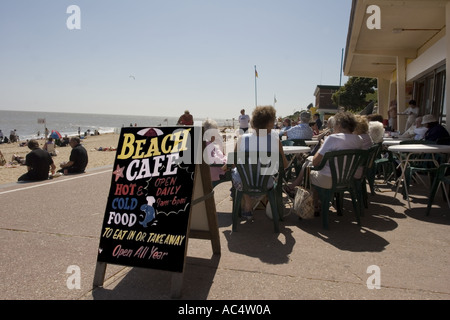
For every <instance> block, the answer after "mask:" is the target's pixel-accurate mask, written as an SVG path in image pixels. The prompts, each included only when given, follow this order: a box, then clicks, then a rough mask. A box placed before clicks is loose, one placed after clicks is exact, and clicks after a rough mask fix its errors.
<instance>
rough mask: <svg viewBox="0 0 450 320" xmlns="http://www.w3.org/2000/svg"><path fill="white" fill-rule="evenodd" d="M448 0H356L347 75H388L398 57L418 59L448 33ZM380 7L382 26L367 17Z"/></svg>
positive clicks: (348, 47) (347, 50)
mask: <svg viewBox="0 0 450 320" xmlns="http://www.w3.org/2000/svg"><path fill="white" fill-rule="evenodd" d="M447 2H448V1H437V0H436V1H435V0H422V1H415V0H409V1H400V0H353V2H352V9H351V13H350V21H349V28H348V34H347V44H346V50H345V59H344V68H343V69H344V70H343V71H344V74H345V75H346V76H357V77H370V78H386V79H389V78H390V77H391V75H392V73H393V72H394V71H395V70H396V69H397V57H401V58H405V59H415V58H417V57H418V55H420V54H421V51H422V50H425V49H426V48H427V47H429V46H431V45H432V44H434V43H435V42H436V41H438V40H439V39H440V38H442V37H443V36H444V34H445V5H446V4H447ZM370 5H376V6H377V7H378V8H379V22H380V25H379V26H380V28H379V29H376V28H375V29H369V27H368V26H367V21H368V20H369V21H373V20H371V17H375V16H374V12H373V11H370V10H369V13H367V8H368V7H369V6H370Z"/></svg>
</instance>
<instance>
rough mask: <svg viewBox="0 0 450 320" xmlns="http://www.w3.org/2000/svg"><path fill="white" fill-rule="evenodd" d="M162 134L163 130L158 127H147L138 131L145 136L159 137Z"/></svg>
mask: <svg viewBox="0 0 450 320" xmlns="http://www.w3.org/2000/svg"><path fill="white" fill-rule="evenodd" d="M162 134H163V132H162V131H161V130H160V129H157V128H145V129H142V130H139V131H138V135H141V136H145V137H157V136H160V135H162Z"/></svg>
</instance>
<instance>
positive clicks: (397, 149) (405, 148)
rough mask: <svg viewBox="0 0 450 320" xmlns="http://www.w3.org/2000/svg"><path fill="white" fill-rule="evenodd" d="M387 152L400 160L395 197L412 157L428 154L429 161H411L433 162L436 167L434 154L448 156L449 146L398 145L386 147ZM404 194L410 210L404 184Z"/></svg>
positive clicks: (406, 187) (406, 189) (449, 152)
mask: <svg viewBox="0 0 450 320" xmlns="http://www.w3.org/2000/svg"><path fill="white" fill-rule="evenodd" d="M388 150H389V151H391V152H393V153H396V154H398V156H399V159H400V168H401V170H402V173H401V175H400V177H399V178H398V179H397V190H396V191H395V197H396V196H397V193H398V189H399V187H400V183H401V182H402V181H404V180H405V171H406V168H407V166H408V163H409V160H410V157H411V156H412V155H418V154H424V153H428V154H431V155H432V158H431V159H420V160H417V159H412V160H413V161H415V162H417V161H423V162H427V161H428V162H430V161H431V162H433V163H434V165H435V166H436V167H438V166H439V163H438V162H437V161H436V159H435V158H434V155H435V154H439V153H445V154H450V146H448V145H438V144H399V145H394V146H390V147H388ZM403 185H404V187H405V192H406V198H407V199H408V206H409V208H410V209H411V203H410V202H409V196H408V186H407V185H406V183H405V182H404V183H403Z"/></svg>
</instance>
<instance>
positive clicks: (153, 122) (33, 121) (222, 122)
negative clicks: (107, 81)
mask: <svg viewBox="0 0 450 320" xmlns="http://www.w3.org/2000/svg"><path fill="white" fill-rule="evenodd" d="M194 120H195V121H203V120H205V119H194ZM214 120H216V121H217V124H218V125H219V126H232V125H233V124H232V122H233V121H232V120H227V119H214ZM177 121H178V117H156V116H135V115H112V114H92V113H65V112H35V111H13V110H0V130H1V131H2V132H3V135H4V136H7V137H8V138H9V135H10V132H11V131H12V130H14V129H16V134H17V135H18V136H19V139H20V140H22V141H24V140H27V139H39V138H43V137H44V132H45V128H47V129H48V130H49V132H52V130H56V131H58V132H59V133H60V134H61V136H65V135H67V136H69V137H70V136H75V135H78V129H80V133H81V134H84V133H86V132H88V130H89V132H90V133H94V132H95V130H97V131H98V132H99V133H100V134H104V133H113V132H115V133H119V132H120V128H122V127H125V126H138V127H156V126H171V125H176V123H177ZM234 122H235V121H234Z"/></svg>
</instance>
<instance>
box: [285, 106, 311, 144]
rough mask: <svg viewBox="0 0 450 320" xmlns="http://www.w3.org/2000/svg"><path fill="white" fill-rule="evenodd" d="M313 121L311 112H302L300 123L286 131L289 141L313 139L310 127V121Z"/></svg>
mask: <svg viewBox="0 0 450 320" xmlns="http://www.w3.org/2000/svg"><path fill="white" fill-rule="evenodd" d="M310 120H311V114H310V113H309V112H302V113H301V114H300V121H301V122H300V123H299V124H298V125H296V126H293V127H292V128H290V129H289V130H287V131H286V135H287V138H288V140H289V139H305V140H308V139H311V138H312V137H313V131H312V129H311V127H310V126H309V121H310Z"/></svg>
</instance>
